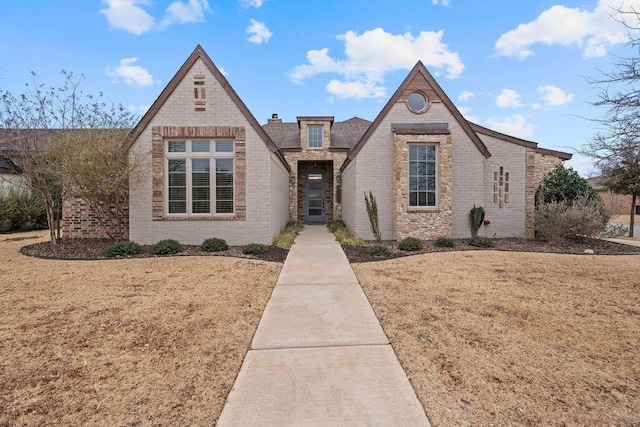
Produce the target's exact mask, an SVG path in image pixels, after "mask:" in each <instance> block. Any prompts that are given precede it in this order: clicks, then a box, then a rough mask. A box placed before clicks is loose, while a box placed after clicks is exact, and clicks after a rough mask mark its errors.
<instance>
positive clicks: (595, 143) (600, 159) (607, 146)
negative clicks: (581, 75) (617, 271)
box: [580, 9, 640, 237]
mask: <svg viewBox="0 0 640 427" xmlns="http://www.w3.org/2000/svg"><path fill="white" fill-rule="evenodd" d="M614 16H615V17H616V19H618V21H619V22H620V23H621V25H624V26H626V28H627V30H628V34H629V43H628V45H629V47H630V49H631V51H632V52H633V54H632V55H630V56H628V57H620V58H619V59H618V62H617V63H616V64H615V70H614V71H612V72H601V77H600V78H598V79H590V83H592V84H595V85H598V86H600V87H601V89H600V91H599V93H598V98H599V99H598V101H596V102H594V103H593V105H595V106H597V107H604V108H606V111H605V114H604V116H603V117H602V118H600V119H596V120H595V121H596V122H597V123H598V124H599V125H600V126H601V129H600V130H599V131H598V132H597V133H596V135H595V136H594V137H593V138H591V140H590V141H589V142H588V143H587V144H586V145H585V146H583V147H582V149H581V150H580V153H581V154H583V155H586V156H588V157H591V158H593V159H594V161H595V166H596V168H597V169H599V170H600V172H601V181H600V182H601V184H602V185H603V186H605V187H607V188H609V189H610V190H611V191H613V192H615V193H618V194H630V195H631V196H632V197H631V198H632V204H631V210H630V213H631V215H630V224H629V236H630V237H633V228H634V209H635V204H636V200H637V197H638V196H639V195H640V39H638V38H637V36H634V34H637V33H638V30H640V13H639V12H637V11H636V10H635V9H627V10H621V9H619V10H616V13H615V15H614Z"/></svg>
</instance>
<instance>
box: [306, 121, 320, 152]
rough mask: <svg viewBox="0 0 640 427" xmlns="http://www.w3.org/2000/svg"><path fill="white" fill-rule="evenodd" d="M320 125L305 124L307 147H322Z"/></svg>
mask: <svg viewBox="0 0 640 427" xmlns="http://www.w3.org/2000/svg"><path fill="white" fill-rule="evenodd" d="M322 128H323V126H322V125H309V126H307V144H308V146H309V148H322Z"/></svg>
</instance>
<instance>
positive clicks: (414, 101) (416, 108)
mask: <svg viewBox="0 0 640 427" xmlns="http://www.w3.org/2000/svg"><path fill="white" fill-rule="evenodd" d="M428 105H429V100H428V99H427V97H426V96H425V94H423V93H422V92H413V93H412V94H411V95H409V99H407V106H408V107H409V110H411V111H413V112H414V113H424V112H425V111H427V106H428Z"/></svg>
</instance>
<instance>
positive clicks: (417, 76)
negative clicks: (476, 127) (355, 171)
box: [343, 61, 491, 168]
mask: <svg viewBox="0 0 640 427" xmlns="http://www.w3.org/2000/svg"><path fill="white" fill-rule="evenodd" d="M416 90H420V91H422V92H424V94H425V95H426V96H427V97H428V98H429V100H430V102H431V103H442V104H444V105H445V107H446V108H447V110H449V112H450V113H451V115H452V116H453V118H454V119H455V120H456V121H457V122H458V124H459V125H460V127H461V128H462V129H463V130H464V132H465V133H466V134H467V135H468V136H469V139H470V140H471V141H472V142H473V143H474V145H475V146H476V147H477V148H478V150H479V151H480V153H482V155H483V156H484V157H485V158H489V157H490V156H491V153H489V150H488V149H487V147H486V146H485V145H484V143H483V142H482V140H481V139H480V137H479V136H478V135H477V134H476V133H475V132H474V131H473V129H472V128H471V126H470V124H469V122H467V120H465V118H464V117H463V116H462V114H461V113H460V111H459V110H458V109H457V108H456V106H455V105H454V104H453V102H452V101H451V99H449V97H448V96H447V94H446V93H445V92H444V90H442V88H441V87H440V85H439V84H438V82H436V80H435V79H434V78H433V76H432V75H431V74H430V73H429V71H427V69H426V67H425V66H424V65H423V64H422V62H421V61H418V62H417V63H416V65H415V66H414V67H413V69H412V70H411V72H410V73H409V74H408V75H407V77H406V78H405V79H404V81H403V82H402V83H401V84H400V86H399V87H398V89H397V90H396V92H395V93H394V94H393V96H391V98H390V99H389V101H388V102H387V103H386V105H385V106H384V108H383V109H382V111H380V114H378V116H377V117H376V119H375V120H374V121H373V123H372V124H371V126H370V127H369V128H368V129H367V131H366V132H365V134H364V135H363V136H362V138H361V139H360V141H358V143H357V144H356V146H355V147H354V148H353V150H351V152H350V153H349V156H348V158H347V161H346V162H345V164H344V166H343V168H344V167H346V165H347V164H348V163H349V162H350V161H351V160H353V159H354V158H355V156H356V155H357V154H358V152H359V151H360V150H361V149H362V147H363V146H364V145H365V144H366V143H367V141H368V139H369V138H370V137H371V135H373V133H374V132H375V131H376V129H377V128H378V126H379V125H380V123H381V122H382V121H383V120H384V119H385V117H386V116H387V115H388V114H389V112H390V111H391V109H392V108H393V106H394V105H395V104H396V103H398V102H399V101H406V100H407V99H408V98H409V95H410V94H411V93H413V92H414V91H416Z"/></svg>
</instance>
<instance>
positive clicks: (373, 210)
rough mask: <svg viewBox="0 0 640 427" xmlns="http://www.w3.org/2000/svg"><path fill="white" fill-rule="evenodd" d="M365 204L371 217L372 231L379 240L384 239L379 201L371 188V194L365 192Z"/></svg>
mask: <svg viewBox="0 0 640 427" xmlns="http://www.w3.org/2000/svg"><path fill="white" fill-rule="evenodd" d="M364 204H365V206H366V208H367V216H368V217H369V224H371V232H372V233H373V237H374V238H375V239H376V241H377V242H381V241H382V235H381V234H380V223H379V220H378V203H377V202H376V198H375V196H374V195H373V192H372V191H371V190H369V195H368V196H367V193H366V192H365V193H364Z"/></svg>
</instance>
